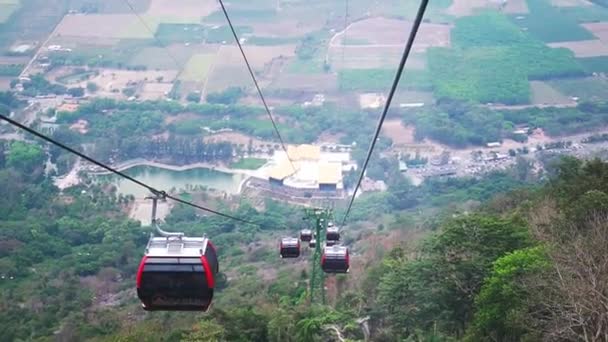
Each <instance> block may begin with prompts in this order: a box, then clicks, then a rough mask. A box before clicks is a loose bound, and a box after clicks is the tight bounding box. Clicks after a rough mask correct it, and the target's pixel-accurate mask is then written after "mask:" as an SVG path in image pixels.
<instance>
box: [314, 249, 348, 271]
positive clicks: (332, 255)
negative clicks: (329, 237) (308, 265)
mask: <svg viewBox="0 0 608 342" xmlns="http://www.w3.org/2000/svg"><path fill="white" fill-rule="evenodd" d="M349 267H350V260H349V255H348V248H346V247H344V246H337V245H336V246H331V247H325V248H323V255H322V256H321V268H322V269H323V271H324V272H325V273H347V272H348V269H349Z"/></svg>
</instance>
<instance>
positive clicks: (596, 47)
mask: <svg viewBox="0 0 608 342" xmlns="http://www.w3.org/2000/svg"><path fill="white" fill-rule="evenodd" d="M547 45H549V46H550V47H552V48H560V47H562V48H566V49H568V50H570V51H572V52H574V56H575V57H578V58H586V57H600V56H608V42H605V41H601V40H599V39H594V40H580V41H576V42H560V43H549V44H547Z"/></svg>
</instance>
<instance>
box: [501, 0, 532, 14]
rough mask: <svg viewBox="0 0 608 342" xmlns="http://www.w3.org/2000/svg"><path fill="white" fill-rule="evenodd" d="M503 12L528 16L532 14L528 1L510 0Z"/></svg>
mask: <svg viewBox="0 0 608 342" xmlns="http://www.w3.org/2000/svg"><path fill="white" fill-rule="evenodd" d="M502 11H503V12H504V13H508V14H526V13H528V12H530V10H529V9H528V3H527V2H526V0H509V1H507V4H506V5H505V7H504V8H503V10H502Z"/></svg>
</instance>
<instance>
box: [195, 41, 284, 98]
mask: <svg viewBox="0 0 608 342" xmlns="http://www.w3.org/2000/svg"><path fill="white" fill-rule="evenodd" d="M244 49H245V53H247V57H248V58H249V62H250V63H251V66H252V68H253V69H254V70H255V71H256V72H262V73H263V74H264V75H265V77H272V72H271V69H272V68H271V65H272V62H273V61H274V60H276V61H277V62H280V61H281V60H283V61H284V60H287V58H291V57H293V56H294V54H295V45H277V46H252V45H246V46H244ZM279 76H280V75H279ZM252 85H253V83H252V81H251V77H250V76H249V73H248V71H247V68H246V66H245V64H244V62H243V57H242V56H241V54H240V52H239V50H238V48H237V47H236V46H228V45H224V46H221V48H220V50H219V52H218V56H217V62H216V65H215V66H214V68H213V71H212V72H211V74H210V76H209V80H208V82H207V87H206V89H205V90H206V93H210V92H218V91H222V90H224V89H226V88H228V87H249V86H252Z"/></svg>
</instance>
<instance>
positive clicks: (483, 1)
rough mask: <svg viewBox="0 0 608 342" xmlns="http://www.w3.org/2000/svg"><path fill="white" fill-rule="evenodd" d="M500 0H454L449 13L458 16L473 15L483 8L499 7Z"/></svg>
mask: <svg viewBox="0 0 608 342" xmlns="http://www.w3.org/2000/svg"><path fill="white" fill-rule="evenodd" d="M499 6H500V2H498V1H491V0H454V1H453V2H452V5H451V6H450V7H449V8H448V10H447V13H448V14H450V15H453V16H456V17H465V16H468V15H472V14H474V13H475V11H476V10H479V9H483V8H493V9H498V8H499Z"/></svg>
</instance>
